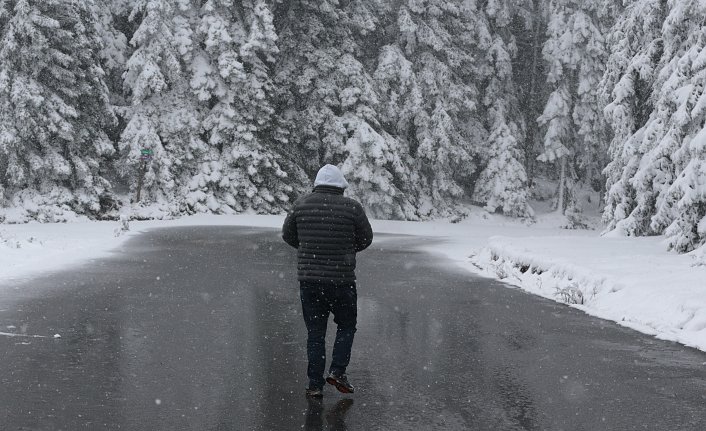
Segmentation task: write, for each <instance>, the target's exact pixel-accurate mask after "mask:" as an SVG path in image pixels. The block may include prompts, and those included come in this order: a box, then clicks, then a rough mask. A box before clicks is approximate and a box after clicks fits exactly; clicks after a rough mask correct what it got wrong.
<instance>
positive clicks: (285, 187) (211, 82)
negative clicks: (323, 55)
mask: <svg viewBox="0 0 706 431" xmlns="http://www.w3.org/2000/svg"><path fill="white" fill-rule="evenodd" d="M195 36H196V40H197V46H199V47H202V49H200V50H199V51H198V52H197V54H196V56H195V59H194V62H193V65H192V79H191V86H192V89H193V91H194V92H195V93H196V95H197V97H198V99H199V101H200V103H201V105H204V112H205V116H204V121H203V130H204V133H205V135H206V136H207V139H208V144H209V146H210V149H209V152H208V156H207V157H206V160H204V161H203V162H202V163H201V165H200V172H199V173H197V174H196V176H195V177H194V178H193V179H192V180H191V183H190V188H191V191H190V194H189V203H190V205H191V206H192V207H194V209H196V210H198V211H206V210H210V211H217V212H232V211H244V210H253V211H256V212H260V213H272V212H279V211H281V209H282V208H283V207H284V206H285V205H286V203H287V202H289V201H290V200H291V198H292V197H293V196H294V194H295V191H296V190H297V186H298V185H299V184H301V182H302V180H301V178H299V177H300V176H301V175H300V174H299V168H298V167H296V166H294V164H293V163H291V162H290V161H289V160H288V159H287V157H286V156H285V155H286V154H287V153H288V151H287V150H286V149H285V148H277V147H276V145H279V144H280V143H279V142H276V141H274V140H273V139H271V135H272V132H271V131H272V124H273V121H274V119H273V113H274V108H273V107H272V96H273V95H272V93H273V83H272V72H271V69H272V67H273V64H274V62H275V59H276V55H277V54H278V52H279V49H278V47H277V35H276V32H275V28H274V24H273V17H272V12H271V10H270V8H269V7H268V6H267V4H266V3H265V2H264V1H262V0H256V1H248V0H246V1H239V2H233V1H232V0H208V1H207V2H206V3H205V4H204V5H203V6H202V8H201V15H200V24H199V26H198V28H197V31H196V34H195ZM291 146H292V145H291V144H290V145H287V147H290V149H291ZM288 171H289V172H288ZM290 183H292V184H290Z"/></svg>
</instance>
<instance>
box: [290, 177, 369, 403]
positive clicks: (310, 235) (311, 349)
mask: <svg viewBox="0 0 706 431" xmlns="http://www.w3.org/2000/svg"><path fill="white" fill-rule="evenodd" d="M346 187H348V182H346V179H345V178H344V177H343V174H342V173H341V171H340V170H339V169H338V168H337V167H336V166H333V165H326V166H324V167H323V168H321V169H320V170H319V173H318V174H317V175H316V181H315V182H314V191H313V193H311V194H309V195H307V196H304V197H303V198H301V199H298V200H297V201H296V202H295V203H294V207H293V208H292V210H291V212H290V213H289V214H288V215H287V218H286V219H285V221H284V226H283V227H282V238H283V239H284V241H285V242H287V244H289V245H291V246H292V247H294V248H296V249H297V250H298V251H297V257H298V266H297V269H298V277H299V283H300V296H301V301H302V311H303V314H304V323H305V324H306V329H307V332H308V338H307V343H306V347H307V356H308V359H309V367H308V369H307V375H308V376H309V386H308V387H307V389H306V395H307V396H309V397H317V398H319V397H321V396H323V392H322V390H323V387H324V382H327V383H329V384H331V385H333V386H335V387H336V389H338V390H339V391H340V392H343V393H353V391H354V388H353V386H352V385H351V384H350V383H349V382H348V378H347V376H346V368H347V367H348V362H349V361H350V357H351V347H352V345H353V336H354V335H355V331H356V319H357V315H358V311H357V292H356V284H355V255H356V253H357V252H359V251H363V250H365V249H366V248H368V246H369V245H370V244H371V243H372V241H373V230H372V228H371V227H370V223H369V222H368V217H367V216H366V215H365V211H364V210H363V207H362V206H361V205H360V204H359V203H358V202H356V201H354V200H353V199H350V198H347V197H344V196H343V191H344V190H345V189H346ZM329 313H333V317H334V322H336V325H337V326H338V330H337V331H336V341H335V343H334V346H333V354H332V359H331V366H330V368H329V374H328V377H327V378H326V380H325V381H324V370H325V368H326V346H325V336H326V325H327V323H328V317H329Z"/></svg>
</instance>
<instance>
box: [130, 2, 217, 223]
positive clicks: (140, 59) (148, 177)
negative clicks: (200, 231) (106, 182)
mask: <svg viewBox="0 0 706 431" xmlns="http://www.w3.org/2000/svg"><path fill="white" fill-rule="evenodd" d="M132 6H133V8H132V11H131V14H130V17H129V18H130V20H132V21H137V22H139V25H138V27H137V30H136V31H135V33H134V35H133V36H132V39H131V40H130V44H131V45H132V46H133V47H134V52H133V53H132V55H131V56H130V58H129V59H128V60H127V63H126V71H125V73H124V75H123V77H124V85H125V88H126V93H127V95H128V96H129V100H130V102H131V106H130V108H129V110H128V111H127V125H126V127H125V130H124V131H123V133H122V136H121V138H120V142H119V148H120V153H121V158H120V163H119V167H120V173H121V175H122V176H123V177H124V178H126V179H127V181H128V182H129V184H130V190H131V193H133V196H134V193H136V188H137V186H138V184H139V183H140V177H141V176H143V180H142V184H141V185H142V187H143V189H144V190H142V196H144V197H145V198H146V200H147V201H150V202H158V203H160V204H161V205H162V206H163V207H165V208H164V209H165V210H167V211H170V212H175V213H179V212H183V211H188V210H189V208H188V207H187V206H186V202H185V196H186V191H187V187H188V184H189V182H190V180H191V178H192V177H193V176H194V174H195V173H196V168H197V160H198V158H200V157H201V155H202V154H204V153H205V152H206V150H207V149H206V146H205V144H204V143H203V141H202V139H201V138H200V136H199V133H198V132H199V126H200V124H201V119H200V110H199V107H198V104H197V103H196V102H195V100H194V98H193V97H192V96H191V92H190V87H189V79H188V74H187V70H186V67H187V65H188V64H190V62H191V59H192V56H193V40H192V33H193V30H192V29H191V23H190V13H191V12H192V10H191V7H190V5H189V3H188V2H187V1H186V0H181V1H179V2H176V3H174V2H172V1H168V0H135V2H134V4H133V5H132ZM143 149H145V150H151V151H152V153H153V160H152V161H151V162H149V163H145V164H144V165H143V162H142V161H141V150H143ZM143 166H144V167H145V170H144V173H143V171H142V170H143Z"/></svg>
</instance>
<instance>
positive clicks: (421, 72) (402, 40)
mask: <svg viewBox="0 0 706 431" xmlns="http://www.w3.org/2000/svg"><path fill="white" fill-rule="evenodd" d="M475 12H476V9H475V5H474V4H473V2H464V1H441V0H428V1H422V0H408V1H404V2H402V3H401V4H400V5H399V8H398V9H397V10H395V13H396V26H395V27H394V32H392V34H393V35H394V36H395V39H396V40H395V41H394V46H395V47H396V49H397V50H398V51H397V52H401V53H403V54H404V56H405V57H406V59H407V61H408V62H409V64H411V65H412V67H411V71H412V73H411V74H408V75H409V76H405V77H404V80H400V82H404V85H405V87H406V88H405V87H402V88H400V89H399V90H398V89H394V88H392V89H391V88H390V87H389V86H388V94H394V95H395V96H396V97H397V100H396V104H397V105H398V106H400V107H401V108H402V109H401V110H400V111H399V117H398V118H397V119H396V121H394V123H393V124H396V125H397V129H396V131H395V132H396V135H397V136H400V137H402V138H403V139H405V140H406V145H407V146H408V147H409V154H410V156H411V157H412V158H413V160H414V162H413V163H414V164H413V165H412V166H411V169H412V170H413V171H415V175H413V176H412V177H411V178H412V179H413V180H414V181H412V185H413V188H412V190H416V194H417V196H418V197H417V198H416V200H417V204H416V206H417V208H418V213H419V215H420V216H422V217H429V216H435V215H444V214H447V213H449V211H450V210H452V209H453V208H454V206H455V204H456V203H457V202H458V200H459V199H460V198H461V197H463V196H466V195H468V194H470V192H471V189H472V186H473V181H474V179H475V177H476V176H477V174H478V173H477V170H478V163H479V161H480V158H481V157H480V155H479V153H480V151H479V147H480V146H481V145H482V144H483V143H484V142H485V138H486V136H487V132H486V131H485V129H484V128H483V122H482V118H481V114H480V113H479V111H478V103H477V99H478V97H479V91H478V89H477V87H476V85H475V84H476V83H477V82H478V78H479V76H481V75H482V74H481V71H480V69H481V68H482V64H479V62H478V61H477V60H478V58H477V55H478V45H479V41H478V39H479V38H482V37H484V36H485V35H484V34H483V33H482V32H483V30H484V29H485V26H483V25H482V22H480V23H479V21H482V18H480V17H479V16H478V14H477V13H475ZM479 24H481V25H479ZM391 52H396V51H391ZM390 91H392V93H390ZM392 119H393V120H394V117H393V118H392Z"/></svg>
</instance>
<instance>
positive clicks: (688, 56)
mask: <svg viewBox="0 0 706 431" xmlns="http://www.w3.org/2000/svg"><path fill="white" fill-rule="evenodd" d="M668 7H669V9H668V15H667V17H666V19H665V22H664V25H663V26H662V39H663V40H664V53H663V56H662V62H661V63H662V65H663V67H662V69H661V70H660V72H659V74H658V75H657V79H656V81H655V92H654V93H653V94H654V96H653V97H654V98H655V99H656V104H655V110H654V112H653V115H652V117H651V118H650V121H649V123H648V126H647V130H648V131H652V132H653V133H652V134H651V136H650V135H648V134H646V136H645V138H643V143H642V146H643V148H644V149H648V150H647V151H646V153H645V155H644V156H643V157H642V160H641V161H640V165H639V167H638V169H637V171H636V172H635V175H634V177H633V179H632V181H633V184H635V187H636V193H637V195H638V199H637V205H636V208H635V209H634V210H633V214H638V215H645V216H646V220H644V221H645V222H647V221H649V231H650V232H655V233H663V232H664V233H666V234H667V236H668V237H669V239H670V247H671V248H674V249H676V250H677V251H689V250H692V249H694V248H696V247H698V246H700V245H702V244H704V242H706V235H704V226H703V224H701V221H702V220H703V218H704V217H705V216H706V195H705V194H704V192H706V188H705V186H704V182H703V180H704V178H706V177H705V175H704V149H703V146H704V142H703V139H704V133H703V132H702V131H703V128H704V124H705V123H706V109H705V108H706V94H705V91H704V78H706V70H704V69H706V30H704V29H703V27H702V23H703V21H704V19H706V5H704V4H702V3H701V2H698V1H686V2H669V3H668Z"/></svg>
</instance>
